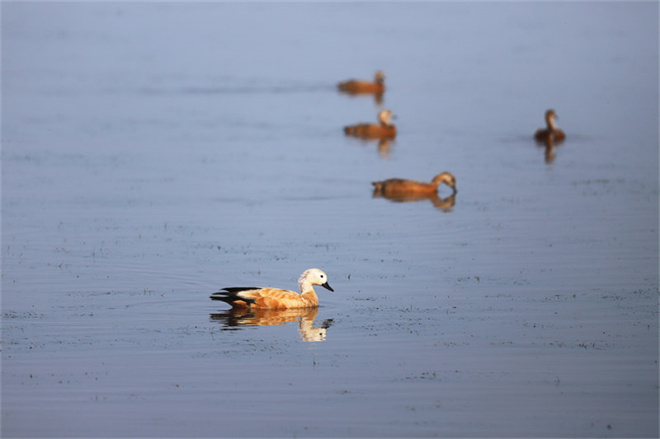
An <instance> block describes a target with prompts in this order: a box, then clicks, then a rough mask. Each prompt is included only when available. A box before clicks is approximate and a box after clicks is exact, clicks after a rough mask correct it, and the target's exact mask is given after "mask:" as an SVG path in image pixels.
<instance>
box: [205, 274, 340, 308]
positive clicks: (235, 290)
mask: <svg viewBox="0 0 660 439" xmlns="http://www.w3.org/2000/svg"><path fill="white" fill-rule="evenodd" d="M314 285H320V286H322V287H323V288H325V289H328V290H330V291H334V290H333V289H332V288H331V287H330V285H329V284H328V275H327V274H325V273H324V272H322V271H321V270H319V269H318V268H310V269H309V270H306V271H305V272H304V273H303V274H302V275H301V276H300V279H298V286H299V287H300V294H298V293H296V292H295V291H289V290H281V289H279V288H269V287H230V288H223V289H222V291H218V292H217V293H213V294H212V295H211V299H212V300H221V301H223V302H225V303H228V304H230V305H231V306H232V308H239V309H241V308H242V309H246V308H250V309H294V308H295V309H298V308H316V307H318V306H319V298H318V296H317V295H316V292H314Z"/></svg>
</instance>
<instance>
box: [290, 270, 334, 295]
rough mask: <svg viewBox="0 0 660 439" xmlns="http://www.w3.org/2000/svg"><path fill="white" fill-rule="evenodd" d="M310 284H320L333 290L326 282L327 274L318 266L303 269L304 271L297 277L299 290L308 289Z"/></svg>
mask: <svg viewBox="0 0 660 439" xmlns="http://www.w3.org/2000/svg"><path fill="white" fill-rule="evenodd" d="M312 285H320V286H322V287H323V288H325V289H327V290H330V291H334V290H333V289H332V287H330V284H328V275H327V274H325V273H324V272H323V271H321V270H319V269H318V268H310V269H309V270H305V272H304V273H303V274H302V275H301V276H300V279H298V286H299V287H300V291H301V292H305V291H308V290H309V289H311V288H312Z"/></svg>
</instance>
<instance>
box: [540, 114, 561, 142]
mask: <svg viewBox="0 0 660 439" xmlns="http://www.w3.org/2000/svg"><path fill="white" fill-rule="evenodd" d="M555 119H558V117H557V114H556V113H555V110H548V111H546V112H545V123H546V125H547V127H546V128H539V129H538V130H536V133H534V139H536V140H537V141H538V142H544V143H545V142H554V143H558V142H562V141H564V139H566V134H565V133H564V132H563V131H562V130H560V129H559V128H557V124H556V122H555Z"/></svg>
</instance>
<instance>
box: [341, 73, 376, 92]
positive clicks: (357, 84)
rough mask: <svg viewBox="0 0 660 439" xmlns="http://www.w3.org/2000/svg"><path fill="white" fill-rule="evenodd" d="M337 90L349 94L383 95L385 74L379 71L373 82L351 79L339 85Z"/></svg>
mask: <svg viewBox="0 0 660 439" xmlns="http://www.w3.org/2000/svg"><path fill="white" fill-rule="evenodd" d="M337 88H339V90H340V91H343V92H346V93H349V94H367V93H373V94H383V93H384V92H385V73H383V72H381V71H380V70H379V71H377V72H376V75H375V76H374V81H373V82H371V81H364V80H360V79H350V80H348V81H343V82H340V83H339V84H337Z"/></svg>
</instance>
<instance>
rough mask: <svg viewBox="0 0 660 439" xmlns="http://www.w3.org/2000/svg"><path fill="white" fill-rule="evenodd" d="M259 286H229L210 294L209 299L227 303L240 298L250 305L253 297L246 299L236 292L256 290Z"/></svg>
mask: <svg viewBox="0 0 660 439" xmlns="http://www.w3.org/2000/svg"><path fill="white" fill-rule="evenodd" d="M258 289H259V287H230V288H223V289H222V290H221V291H218V292H217V293H213V294H211V296H210V297H211V300H221V301H223V302H225V303H228V304H230V305H231V304H233V303H234V302H236V301H238V300H240V301H243V302H245V303H246V304H248V305H250V304H253V303H254V300H253V299H246V298H244V297H240V296H239V295H238V293H240V292H241V291H247V290H258Z"/></svg>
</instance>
